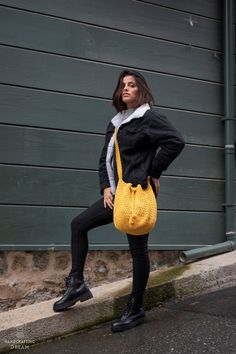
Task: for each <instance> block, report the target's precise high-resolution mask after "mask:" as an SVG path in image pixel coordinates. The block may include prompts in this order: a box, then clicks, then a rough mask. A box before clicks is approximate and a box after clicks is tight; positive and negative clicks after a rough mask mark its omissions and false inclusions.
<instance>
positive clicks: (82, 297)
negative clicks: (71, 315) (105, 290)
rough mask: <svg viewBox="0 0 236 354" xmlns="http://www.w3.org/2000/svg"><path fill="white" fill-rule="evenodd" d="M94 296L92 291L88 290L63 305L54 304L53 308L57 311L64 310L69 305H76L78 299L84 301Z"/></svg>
mask: <svg viewBox="0 0 236 354" xmlns="http://www.w3.org/2000/svg"><path fill="white" fill-rule="evenodd" d="M92 298H93V294H92V293H91V291H87V292H86V293H84V294H81V295H79V296H78V297H77V298H76V299H73V300H71V301H68V302H67V303H65V304H63V305H56V306H53V310H54V311H55V312H60V311H64V310H66V309H67V308H68V307H71V306H73V305H75V304H76V302H78V301H80V302H84V301H87V300H89V299H92Z"/></svg>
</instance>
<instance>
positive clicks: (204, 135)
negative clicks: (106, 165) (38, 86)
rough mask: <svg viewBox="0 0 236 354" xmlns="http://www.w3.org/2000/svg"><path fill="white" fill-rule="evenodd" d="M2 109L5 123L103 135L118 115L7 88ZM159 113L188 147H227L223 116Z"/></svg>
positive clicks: (100, 103)
mask: <svg viewBox="0 0 236 354" xmlns="http://www.w3.org/2000/svg"><path fill="white" fill-rule="evenodd" d="M157 100H158V98H157ZM0 107H1V115H0V122H1V123H7V124H18V125H26V126H27V125H28V126H34V127H41V128H53V129H62V130H74V131H81V132H93V133H101V134H104V132H105V131H106V127H107V124H108V122H109V121H110V119H111V117H113V116H114V115H115V114H116V112H115V110H114V109H113V108H112V105H111V100H105V99H93V98H89V97H80V96H78V95H73V94H66V95H65V94H61V93H55V92H45V91H39V90H32V89H26V88H22V87H13V86H6V85H0ZM156 111H157V112H159V113H160V114H164V115H166V116H167V117H168V118H169V119H170V121H171V122H172V123H173V124H174V126H176V128H177V129H179V130H180V131H181V132H182V134H183V136H184V138H185V140H186V142H187V143H192V144H201V145H213V146H222V145H223V134H222V132H223V123H222V121H221V117H220V116H213V115H209V114H199V113H197V112H188V111H186V112H185V111H179V110H172V109H168V108H161V107H157V108H156Z"/></svg>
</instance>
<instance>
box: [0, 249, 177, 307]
mask: <svg viewBox="0 0 236 354" xmlns="http://www.w3.org/2000/svg"><path fill="white" fill-rule="evenodd" d="M178 254H179V252H177V251H149V256H150V264H151V271H154V270H158V269H159V268H161V269H162V270H163V268H167V267H168V266H172V265H175V264H177V263H179V261H178ZM131 262H132V261H131V256H130V253H129V251H126V250H125V251H89V252H88V256H87V260H86V267H85V279H86V282H87V283H88V285H89V286H90V287H94V286H98V285H102V284H105V283H109V282H113V281H117V280H120V279H124V278H128V277H131V276H132V263H131ZM70 269H71V256H70V252H69V251H25V252H22V251H5V252H3V251H2V252H0V294H1V297H0V311H6V310H9V309H13V308H18V307H22V306H25V305H29V304H33V303H35V302H41V301H45V300H49V299H52V298H54V297H58V296H60V295H61V294H62V293H63V289H64V277H65V276H67V275H68V273H69V271H70Z"/></svg>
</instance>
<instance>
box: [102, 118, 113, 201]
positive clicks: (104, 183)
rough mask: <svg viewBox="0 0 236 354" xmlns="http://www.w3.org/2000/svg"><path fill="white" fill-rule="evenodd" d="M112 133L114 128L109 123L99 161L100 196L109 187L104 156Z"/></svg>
mask: <svg viewBox="0 0 236 354" xmlns="http://www.w3.org/2000/svg"><path fill="white" fill-rule="evenodd" d="M113 133H114V127H113V125H112V123H111V122H110V123H109V124H108V127H107V130H106V136H105V143H104V146H103V149H102V152H101V155H100V159H99V182H100V192H101V194H103V190H104V189H105V188H108V187H110V182H109V178H108V174H107V167H106V156H107V147H108V144H109V142H110V139H111V137H112V134H113Z"/></svg>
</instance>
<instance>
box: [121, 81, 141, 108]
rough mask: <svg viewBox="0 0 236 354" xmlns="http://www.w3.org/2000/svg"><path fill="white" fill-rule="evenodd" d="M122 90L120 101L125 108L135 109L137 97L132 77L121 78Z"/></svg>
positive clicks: (136, 88) (135, 85)
mask: <svg viewBox="0 0 236 354" xmlns="http://www.w3.org/2000/svg"><path fill="white" fill-rule="evenodd" d="M122 81H123V85H124V87H123V90H122V92H121V96H122V101H123V102H124V103H125V104H126V106H127V108H135V103H136V100H137V96H138V86H137V83H136V80H135V78H134V76H132V75H127V76H125V77H124V78H123V80H122Z"/></svg>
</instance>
